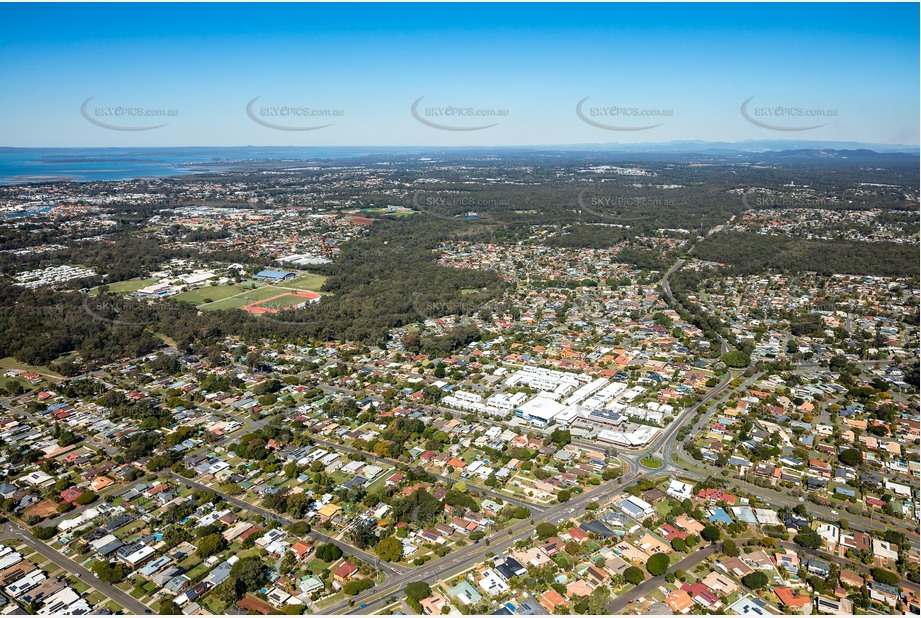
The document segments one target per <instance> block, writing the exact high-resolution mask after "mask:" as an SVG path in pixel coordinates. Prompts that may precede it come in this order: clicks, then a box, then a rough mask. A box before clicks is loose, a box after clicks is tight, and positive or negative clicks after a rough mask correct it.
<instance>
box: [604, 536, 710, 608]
mask: <svg viewBox="0 0 921 618" xmlns="http://www.w3.org/2000/svg"><path fill="white" fill-rule="evenodd" d="M719 549H720V546H719V545H707V546H706V547H702V548H700V549H698V550H697V551H695V552H694V553H693V554H690V555H689V556H685V557H684V558H683V559H681V560H679V561H678V562H676V563H675V564H673V565H671V566H670V567H668V571H669V573H673V572H675V571H677V570H678V569H681V570H682V571H687V570H688V569H690V568H693V567H694V566H695V565H697V564H698V563H700V562H703V561H704V560H706V559H707V558H709V557H710V556H712V555H713V554H715V553H716V552H718V551H719ZM664 583H665V576H664V575H659V576H656V577H652V578H650V579H647V580H646V581H644V582H643V583H641V584H639V585H638V586H636V587H635V588H632V589H630V590H628V591H627V592H625V593H623V594H622V595H620V596H619V597H617V598H616V599H614V600H613V601H611V602H610V603H608V607H607V610H608V613H611V614H620V613H621V612H623V611H624V608H626V607H627V606H628V605H630V603H632V602H633V601H635V600H636V599H638V598H640V597H643V596H646V595H647V594H650V593H652V592H655V590H656V589H657V588H658V587H659V586H661V585H663V584H664Z"/></svg>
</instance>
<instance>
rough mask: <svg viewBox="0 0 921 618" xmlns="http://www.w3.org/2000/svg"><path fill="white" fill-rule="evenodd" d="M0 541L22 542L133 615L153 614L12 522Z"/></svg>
mask: <svg viewBox="0 0 921 618" xmlns="http://www.w3.org/2000/svg"><path fill="white" fill-rule="evenodd" d="M0 539H16V540H18V541H22V542H23V543H25V544H26V545H27V546H28V547H29V548H30V549H33V550H35V551H37V552H38V553H40V554H41V555H42V556H44V557H45V558H47V559H48V560H51V561H52V562H54V563H55V564H57V565H58V566H60V567H62V568H63V569H64V570H65V571H66V572H69V573H71V574H73V575H76V576H77V577H78V578H80V579H81V580H82V581H83V582H85V583H86V584H88V585H90V586H92V587H93V588H95V589H96V590H98V591H99V592H101V593H102V594H104V595H106V596H107V597H109V598H110V599H112V600H113V601H115V602H116V603H118V604H119V605H121V606H122V607H124V608H125V609H126V610H128V611H130V612H132V613H134V614H152V613H153V611H152V610H151V609H150V608H149V607H147V606H146V605H144V604H143V603H141V602H140V601H138V600H137V599H135V598H134V597H133V596H131V595H130V594H128V593H127V592H125V591H124V590H122V589H121V588H117V587H115V586H113V585H112V584H107V583H105V582H103V581H101V580H100V579H99V578H98V577H96V575H94V574H93V572H92V571H90V570H89V569H87V568H86V567H84V566H83V565H82V564H78V563H77V562H74V561H73V560H71V559H70V558H68V557H67V556H65V555H64V554H62V553H61V552H59V551H57V550H55V549H52V548H50V547H48V546H47V545H45V544H44V543H42V542H41V541H39V540H38V539H36V538H35V537H34V536H32V533H31V532H29V531H28V530H26V529H24V528H21V527H19V525H17V524H15V523H13V522H7V523H5V524H4V525H3V528H2V531H0Z"/></svg>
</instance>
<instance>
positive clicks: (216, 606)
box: [200, 594, 227, 616]
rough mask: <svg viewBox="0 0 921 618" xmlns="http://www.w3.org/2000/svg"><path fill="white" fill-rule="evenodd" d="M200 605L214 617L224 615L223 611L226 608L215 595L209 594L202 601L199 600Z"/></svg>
mask: <svg viewBox="0 0 921 618" xmlns="http://www.w3.org/2000/svg"><path fill="white" fill-rule="evenodd" d="M200 603H201V604H202V605H204V606H205V607H206V608H207V609H208V610H209V611H210V612H211V613H212V614H214V615H215V616H222V615H223V614H224V610H225V609H227V606H226V605H224V603H222V602H221V600H220V599H219V598H218V596H217V595H216V594H209V595H208V596H206V597H205V598H204V599H203V600H201V601H200Z"/></svg>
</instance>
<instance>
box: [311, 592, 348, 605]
mask: <svg viewBox="0 0 921 618" xmlns="http://www.w3.org/2000/svg"><path fill="white" fill-rule="evenodd" d="M344 598H345V593H344V592H341V591H340V592H337V593H336V594H334V595H331V596H328V597H326V598H325V599H322V600H320V601H318V602H317V607H326V606H327V605H333V604H334V603H338V602H339V601H341V600H343V599H344Z"/></svg>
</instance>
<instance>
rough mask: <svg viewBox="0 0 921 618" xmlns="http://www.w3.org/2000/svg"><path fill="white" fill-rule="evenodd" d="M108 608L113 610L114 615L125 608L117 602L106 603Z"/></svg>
mask: <svg viewBox="0 0 921 618" xmlns="http://www.w3.org/2000/svg"><path fill="white" fill-rule="evenodd" d="M106 607H107V608H109V609H110V610H112V612H113V613H115V614H118V613H119V612H121V611H124V609H125V608H124V607H122V606H121V605H119V604H118V603H116V602H115V601H109V602H108V603H106Z"/></svg>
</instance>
